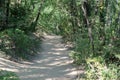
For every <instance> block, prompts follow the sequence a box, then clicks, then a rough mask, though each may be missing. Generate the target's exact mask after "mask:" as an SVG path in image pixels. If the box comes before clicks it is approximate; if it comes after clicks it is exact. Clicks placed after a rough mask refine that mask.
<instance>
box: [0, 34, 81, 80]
mask: <svg viewBox="0 0 120 80" xmlns="http://www.w3.org/2000/svg"><path fill="white" fill-rule="evenodd" d="M61 40H62V39H61V37H60V36H45V39H44V40H43V43H42V49H43V51H42V52H39V53H38V55H37V56H36V58H35V59H34V60H33V61H31V62H25V61H24V62H23V63H22V64H20V63H16V62H12V61H9V60H6V59H3V58H0V69H3V70H8V71H13V72H15V73H16V74H17V75H18V76H19V78H20V79H21V80H75V79H74V78H75V77H76V75H77V74H78V73H79V74H82V73H83V70H77V68H76V67H75V66H73V65H72V60H71V59H70V58H69V56H68V53H69V52H70V50H67V48H65V47H64V44H62V43H61Z"/></svg>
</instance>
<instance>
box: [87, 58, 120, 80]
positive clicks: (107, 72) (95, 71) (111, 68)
mask: <svg viewBox="0 0 120 80" xmlns="http://www.w3.org/2000/svg"><path fill="white" fill-rule="evenodd" d="M86 62H87V68H86V80H119V79H120V71H119V67H117V66H116V65H113V64H109V65H108V66H107V65H106V64H105V63H104V61H103V58H102V57H95V58H89V59H87V60H86Z"/></svg>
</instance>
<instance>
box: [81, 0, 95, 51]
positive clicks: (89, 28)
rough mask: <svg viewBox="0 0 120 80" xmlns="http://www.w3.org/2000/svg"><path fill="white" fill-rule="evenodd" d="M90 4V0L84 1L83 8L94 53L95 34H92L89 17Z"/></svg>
mask: <svg viewBox="0 0 120 80" xmlns="http://www.w3.org/2000/svg"><path fill="white" fill-rule="evenodd" d="M89 5H90V4H88V1H87V0H86V1H85V2H83V5H82V10H83V13H84V17H85V21H86V24H85V25H86V26H87V27H88V36H89V40H90V44H91V47H92V51H93V53H94V43H93V35H92V27H91V26H90V22H89V19H88V14H90V13H88V12H89V11H88V9H89V7H88V6H89Z"/></svg>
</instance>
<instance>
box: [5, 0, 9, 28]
mask: <svg viewBox="0 0 120 80" xmlns="http://www.w3.org/2000/svg"><path fill="white" fill-rule="evenodd" d="M9 7H10V0H7V3H6V8H7V9H6V26H7V27H8V23H9V9H10V8H9Z"/></svg>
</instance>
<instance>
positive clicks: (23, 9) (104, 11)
mask: <svg viewBox="0 0 120 80" xmlns="http://www.w3.org/2000/svg"><path fill="white" fill-rule="evenodd" d="M43 32H46V33H48V34H57V35H61V36H63V40H64V42H65V43H67V44H72V49H73V51H72V52H71V53H70V54H69V55H70V57H71V58H72V59H74V63H75V64H77V65H84V66H85V69H86V72H85V76H84V79H83V80H120V0H0V54H1V55H3V54H5V55H7V56H9V58H14V59H17V60H21V59H22V60H23V59H29V57H31V56H32V55H34V54H36V53H37V49H36V48H37V47H38V46H39V45H37V44H38V43H40V42H41V36H42V34H43ZM31 35H33V36H34V38H33V36H32V37H31ZM36 35H37V36H36ZM30 43H32V44H30ZM4 77H5V76H4ZM0 80H1V79H0ZM2 80H9V79H3V77H2ZM12 80H13V79H12ZM80 80H82V79H80Z"/></svg>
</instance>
